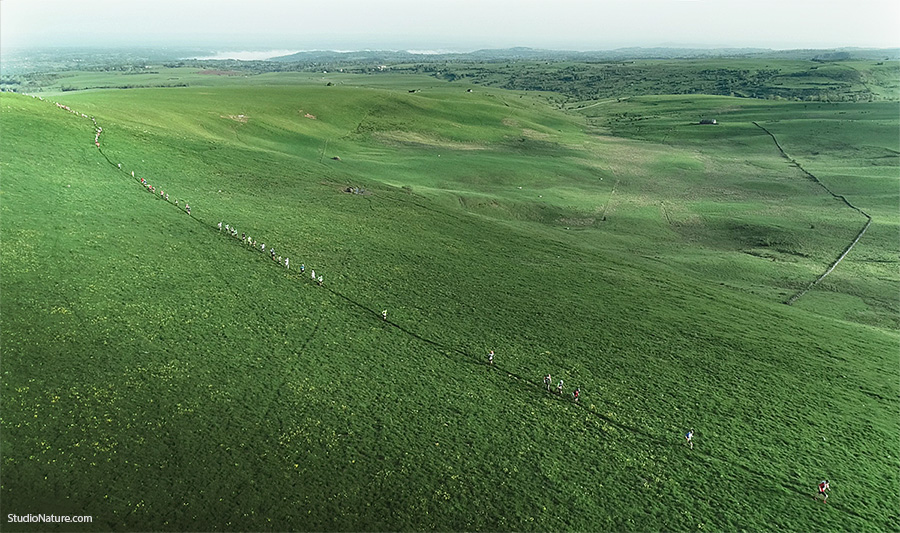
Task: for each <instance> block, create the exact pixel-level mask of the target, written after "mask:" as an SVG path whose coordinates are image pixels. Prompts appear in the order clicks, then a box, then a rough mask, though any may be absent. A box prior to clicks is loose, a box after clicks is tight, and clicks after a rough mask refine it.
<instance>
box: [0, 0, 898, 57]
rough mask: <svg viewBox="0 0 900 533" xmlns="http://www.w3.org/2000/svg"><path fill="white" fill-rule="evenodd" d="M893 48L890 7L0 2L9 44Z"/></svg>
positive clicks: (634, 2) (446, 0)
mask: <svg viewBox="0 0 900 533" xmlns="http://www.w3.org/2000/svg"><path fill="white" fill-rule="evenodd" d="M39 45H46V46H76V45H90V46H96V45H107V46H113V47H121V46H127V45H134V46H165V45H168V46H185V45H188V46H202V47H208V48H214V49H218V50H243V49H261V48H280V49H289V50H306V49H338V50H349V49H361V48H368V49H415V50H459V51H467V50H473V49H477V48H501V47H510V46H529V47H535V48H556V49H572V50H602V49H610V48H619V47H625V46H735V47H744V46H754V47H764V48H831V47H840V46H860V47H900V2H898V1H897V0H543V1H533V0H415V1H414V0H327V1H326V0H242V1H233V0H152V1H149V0H78V1H73V0H0V53H2V48H3V47H10V46H39Z"/></svg>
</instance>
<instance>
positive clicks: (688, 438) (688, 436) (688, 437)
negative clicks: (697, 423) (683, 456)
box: [684, 428, 694, 450]
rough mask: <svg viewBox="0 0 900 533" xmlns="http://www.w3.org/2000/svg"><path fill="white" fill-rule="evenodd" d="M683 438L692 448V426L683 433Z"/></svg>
mask: <svg viewBox="0 0 900 533" xmlns="http://www.w3.org/2000/svg"><path fill="white" fill-rule="evenodd" d="M684 440H685V441H686V442H687V443H688V444H689V445H690V446H691V449H692V450H693V449H694V428H691V430H690V431H688V432H687V433H685V434H684Z"/></svg>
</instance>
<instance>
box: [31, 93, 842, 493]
mask: <svg viewBox="0 0 900 533" xmlns="http://www.w3.org/2000/svg"><path fill="white" fill-rule="evenodd" d="M30 96H31V97H32V98H38V99H40V100H42V101H43V100H44V99H43V98H41V97H38V96H35V95H30ZM54 103H55V104H56V106H57V107H58V108H60V109H63V110H65V111H68V112H70V113H73V114H75V115H80V116H81V117H83V118H90V119H91V121H92V122H93V123H94V133H95V135H94V144H95V145H96V146H97V148H99V147H100V134H101V133H103V128H101V127H100V126H99V125H98V124H97V120H96V119H95V118H94V117H92V116H91V117H89V116H88V115H85V114H84V113H78V112H77V111H74V110H73V109H71V108H69V107H68V106H66V105H63V104H60V103H58V102H54ZM118 168H119V170H121V169H122V164H121V163H119V164H118ZM131 177H132V178H135V174H134V171H132V172H131ZM140 182H141V185H142V186H144V187H145V188H146V189H147V190H148V191H149V192H151V193H154V194H155V193H156V188H155V187H154V186H152V185H150V184H149V183H147V180H145V179H144V178H140ZM159 198H160V199H162V200H165V201H166V202H168V201H169V195H168V193H165V192H164V191H162V190H160V191H159ZM175 206H176V207H180V206H179V203H178V199H175ZM184 210H185V211H186V212H187V214H191V207H190V206H189V205H188V204H187V202H185V203H184ZM223 228H224V230H225V231H226V232H227V233H228V235H230V236H231V237H234V238H237V237H238V231H237V229H235V228H234V227H232V226H231V225H230V224H224V226H223V223H222V222H219V224H218V229H219V231H222V230H223ZM240 239H241V241H242V243H243V244H246V245H248V246H249V247H250V248H252V249H258V250H259V251H260V252H262V253H265V252H266V244H265V243H261V244H259V247H258V248H257V244H258V243H257V241H256V239H253V238H252V237H248V236H247V234H246V233H241V236H240ZM269 255H270V257H271V258H272V260H273V261H274V262H276V263H278V264H279V265H281V266H283V267H284V268H286V269H290V259H289V258H287V257H284V258H282V257H281V256H280V255H277V254H276V253H275V248H274V247H269ZM305 272H306V265H304V264H302V263H301V264H300V273H301V274H304V273H305ZM311 278H312V280H313V281H314V282H316V283H317V284H319V285H322V284H323V281H324V280H323V277H322V275H319V276H318V277H317V276H316V271H315V270H311ZM381 318H382V319H383V320H387V309H385V310H383V311H382V312H381ZM487 362H488V364H489V365H493V364H494V350H490V351H489V352H488V354H487ZM544 386H545V387H546V388H547V391H548V392H554V390H555V392H556V394H559V395H562V394H563V390H564V384H563V380H562V379H560V380H559V382H558V383H557V384H556V387H553V378H552V377H551V376H550V374H547V375H546V376H544ZM580 397H581V389H580V388H578V387H576V388H575V390H573V391H572V400H573V401H574V402H576V403H577V402H578V401H579V399H580ZM684 439H685V443H686V444H687V445H688V446H689V447H690V449H691V450H693V449H694V429H693V428H691V429H690V430H689V431H688V432H687V433H685V435H684ZM829 490H831V484H830V483H829V481H828V480H823V481H821V482H819V484H818V494H817V495H816V496H814V498H815V499H816V500H818V499H819V497H820V496H821V499H822V502H823V503H827V501H828V491H829Z"/></svg>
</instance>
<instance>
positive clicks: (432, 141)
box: [372, 130, 487, 150]
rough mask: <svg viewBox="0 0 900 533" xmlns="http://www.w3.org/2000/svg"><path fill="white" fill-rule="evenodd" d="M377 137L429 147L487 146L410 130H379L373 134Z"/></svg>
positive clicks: (397, 142) (484, 147)
mask: <svg viewBox="0 0 900 533" xmlns="http://www.w3.org/2000/svg"><path fill="white" fill-rule="evenodd" d="M372 136H373V137H374V138H375V139H377V140H379V141H381V142H383V143H386V144H395V145H406V146H419V147H429V148H445V149H447V150H485V149H487V146H485V145H483V144H480V143H468V142H459V141H452V140H450V139H445V138H443V137H439V136H437V135H429V134H427V133H418V132H410V131H399V130H395V131H379V132H376V133H374V134H373V135H372Z"/></svg>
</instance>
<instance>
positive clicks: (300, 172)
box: [0, 77, 900, 531]
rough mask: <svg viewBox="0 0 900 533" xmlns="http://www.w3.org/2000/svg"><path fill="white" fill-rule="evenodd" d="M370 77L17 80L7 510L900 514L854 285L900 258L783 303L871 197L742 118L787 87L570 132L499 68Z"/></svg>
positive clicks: (177, 524) (225, 519)
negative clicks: (737, 111)
mask: <svg viewBox="0 0 900 533" xmlns="http://www.w3.org/2000/svg"><path fill="white" fill-rule="evenodd" d="M385 80H386V78H379V83H380V84H381V86H380V87H378V88H373V87H354V86H351V84H350V83H346V84H344V85H340V84H339V85H337V86H333V87H324V86H321V84H317V85H318V86H313V85H308V86H302V85H301V86H296V85H295V86H255V87H247V88H240V87H231V88H219V87H200V88H186V89H177V88H176V89H152V90H150V89H148V90H130V91H96V92H90V93H80V94H66V95H65V96H64V97H62V96H61V97H59V100H60V101H62V102H64V103H65V104H67V105H69V106H71V107H72V108H73V109H75V110H77V111H79V112H83V113H86V114H88V115H92V116H95V117H96V119H97V121H98V123H99V124H100V125H101V126H102V128H103V133H102V135H101V146H102V150H98V149H97V148H95V147H94V146H93V138H94V132H93V130H92V123H91V121H90V120H87V119H84V118H82V117H80V116H76V115H73V114H71V113H67V112H65V111H62V110H60V109H57V108H56V107H55V106H53V105H52V103H49V102H48V101H43V102H42V101H39V100H37V99H32V98H28V97H23V96H18V95H9V94H6V93H4V94H3V95H2V97H0V111H2V113H0V127H2V130H0V131H2V136H0V153H2V154H3V158H2V162H0V164H2V166H0V178H2V188H0V222H2V225H0V231H2V233H0V238H2V241H3V247H2V255H0V268H2V272H3V276H2V278H0V284H2V285H0V289H2V295H3V298H2V300H0V331H2V351H3V359H2V372H3V380H2V387H3V388H2V400H3V411H2V415H0V425H2V426H0V427H2V434H0V437H2V447H0V450H2V468H3V470H2V481H0V490H2V501H0V506H2V511H3V514H4V516H5V515H6V514H8V513H19V514H25V513H29V512H30V513H38V512H45V513H54V514H79V515H82V514H87V515H92V516H93V517H94V522H93V524H92V525H91V526H89V527H87V526H83V527H78V528H74V527H73V528H71V529H85V530H87V529H90V530H107V529H129V530H151V529H152V530H204V531H208V530H288V529H301V530H423V529H441V530H534V531H541V530H549V529H565V530H688V529H690V530H697V529H737V528H742V529H757V530H758V529H772V528H787V529H793V530H812V529H850V530H861V529H865V530H881V529H885V530H888V529H892V528H893V527H894V524H896V522H897V519H898V516H897V512H896V507H895V505H894V504H895V499H896V498H895V496H896V490H895V489H896V488H897V487H898V484H900V477H898V471H900V470H898V466H900V461H898V454H900V449H898V446H897V441H896V435H897V433H898V430H900V427H898V426H900V424H898V419H897V416H896V415H897V411H898V401H900V400H898V398H900V387H898V385H897V379H896V378H897V374H896V362H897V360H896V348H897V341H898V336H897V333H896V324H897V323H896V301H895V299H891V298H889V297H884V296H882V297H881V298H880V299H879V298H877V297H874V296H872V294H871V293H878V292H879V291H881V292H883V291H884V290H886V289H885V288H887V289H888V290H889V289H894V290H895V289H896V287H897V277H896V272H893V273H890V271H889V270H885V271H881V270H879V271H878V272H880V273H881V274H880V276H884V277H885V278H886V279H884V280H877V281H873V280H872V279H870V277H869V276H865V275H858V274H862V273H863V272H864V271H863V270H860V269H859V268H860V265H858V266H855V267H854V268H855V269H856V270H851V269H848V271H847V272H846V273H844V274H841V275H842V276H844V277H843V278H837V277H835V278H834V279H835V281H834V282H829V283H832V284H831V285H828V286H827V288H826V289H825V290H826V291H828V293H829V294H833V295H834V296H833V297H832V298H834V299H844V300H845V301H846V302H848V303H847V304H846V305H847V310H845V312H843V313H840V314H836V313H834V312H832V311H829V310H824V309H821V308H818V307H817V306H816V304H815V303H814V302H815V300H813V298H820V296H813V295H819V294H822V293H824V291H819V290H818V289H817V290H815V291H813V292H812V293H810V301H811V303H810V304H805V303H803V302H804V300H805V299H806V298H807V297H804V298H803V299H801V300H800V301H799V302H798V304H797V305H795V306H786V305H784V304H782V303H781V301H782V300H783V297H784V296H785V295H789V294H790V293H791V292H792V291H793V290H795V289H798V288H801V287H802V286H804V285H805V284H806V283H808V282H809V281H811V280H812V279H814V278H815V276H816V275H818V273H820V272H821V271H822V270H823V269H824V267H826V266H827V265H828V263H829V262H830V261H831V260H833V259H834V256H835V254H836V253H839V251H840V250H841V249H842V247H843V246H844V245H846V242H847V241H848V240H849V239H851V238H852V237H853V236H854V235H855V233H856V231H857V230H858V226H859V225H860V224H861V222H860V217H859V215H858V214H857V213H856V212H855V211H853V210H851V209H847V208H843V207H841V206H840V205H837V203H836V202H834V201H833V198H831V197H830V196H829V195H827V194H826V193H824V192H823V191H822V190H821V188H820V187H819V186H818V185H816V184H814V183H811V182H810V181H809V180H805V178H804V177H803V176H802V174H801V173H800V172H799V170H797V169H792V167H790V166H789V165H788V164H786V160H784V158H783V157H782V156H781V155H780V154H779V153H778V152H777V151H775V149H774V147H773V143H772V140H771V137H769V136H768V135H767V134H765V133H764V132H762V131H760V130H759V128H757V127H755V126H753V125H752V124H750V122H751V121H752V120H757V121H763V122H767V123H768V122H771V121H773V120H774V116H773V115H772V114H769V115H766V112H769V113H776V112H777V110H768V111H767V110H756V109H750V108H745V109H744V110H743V111H742V112H744V113H747V116H746V117H745V118H744V120H742V123H741V124H735V125H728V124H726V123H725V122H724V121H723V124H722V127H721V128H718V129H716V130H714V131H715V133H714V132H713V131H712V130H707V129H700V128H699V126H697V127H692V128H688V126H686V125H685V126H683V127H682V126H681V125H679V124H680V122H679V121H681V120H682V119H681V118H679V117H677V116H675V118H669V117H672V116H673V115H674V114H675V111H672V110H670V111H667V112H666V113H660V115H659V116H657V117H654V118H651V119H647V120H642V121H640V122H641V124H647V129H646V130H640V131H638V130H636V129H635V128H637V126H632V125H627V126H621V125H620V124H621V118H622V117H620V116H619V115H618V114H617V113H619V111H620V108H615V110H613V109H606V108H603V107H602V106H597V107H595V108H592V109H593V110H595V111H598V112H599V111H600V110H601V109H602V110H603V113H604V114H603V115H602V116H600V115H595V118H594V119H593V120H592V125H591V126H590V130H589V131H588V132H586V131H585V125H584V119H583V118H580V117H576V116H571V115H566V114H563V113H561V112H558V111H554V110H551V109H548V108H547V107H546V106H545V105H543V104H542V103H541V100H538V99H533V98H531V97H529V96H522V95H520V94H518V93H512V92H504V91H500V90H483V89H477V88H476V89H475V90H474V91H473V92H472V93H468V92H466V91H465V89H466V87H465V86H457V85H439V86H437V87H435V88H431V89H429V88H428V87H426V86H421V87H420V88H421V89H424V90H421V91H420V92H416V93H410V92H408V90H410V89H408V87H409V83H407V80H405V79H404V78H402V77H398V78H396V79H395V80H394V85H393V86H392V85H390V84H387V83H385ZM349 81H351V78H350V77H348V82H349ZM358 81H359V80H358ZM360 83H361V81H360ZM719 102H722V105H726V106H732V105H734V102H733V101H732V100H719ZM656 103H659V104H660V106H664V105H669V104H666V103H665V102H656ZM653 104H654V102H653V101H648V102H643V101H635V102H630V103H627V104H621V105H627V106H640V105H653ZM801 105H802V104H801ZM693 106H694V107H693V110H692V111H690V110H685V111H684V112H685V113H687V114H690V113H696V109H697V108H698V105H697V103H696V102H695V103H694V104H693ZM622 109H627V110H628V112H629V113H631V112H633V108H632V107H628V108H622ZM670 109H671V107H670ZM865 109H867V110H872V111H873V112H874V111H876V110H878V109H879V108H876V107H868V108H865ZM757 111H758V112H759V113H757ZM787 111H789V110H786V112H787ZM879 112H880V111H879ZM717 116H718V115H717ZM825 118H828V117H825ZM604 120H605V121H606V122H605V123H604V122H603V121H604ZM616 120H619V122H616ZM885 120H888V119H885ZM654 121H656V122H654ZM673 121H674V122H673ZM617 124H618V125H617ZM653 124H655V127H656V129H652V128H651V125H653ZM769 125H770V126H772V128H773V130H774V131H775V132H776V135H783V136H784V137H785V145H786V146H788V147H790V146H791V143H790V137H792V136H794V137H797V136H799V135H802V134H804V133H803V130H802V129H801V128H800V123H794V122H791V123H790V127H789V128H787V127H786V128H785V129H783V130H779V129H778V128H779V127H780V126H782V124H781V123H777V124H774V125H772V124H769ZM785 126H787V125H785ZM704 135H706V136H707V138H705V139H704V138H703V136H704ZM715 135H723V136H724V135H729V136H731V137H730V139H731V140H729V141H727V142H726V141H725V140H724V138H716V137H715ZM883 138H884V137H879V139H883ZM835 139H836V140H834V141H833V142H835V143H837V142H840V139H839V138H837V137H836V138H835ZM878 142H881V141H878ZM717 143H718V144H717ZM875 144H876V145H877V142H876V143H875ZM723 146H727V148H722V147H723ZM804 146H806V147H808V148H805V149H810V150H812V147H811V145H809V144H806V145H804ZM717 147H718V150H717ZM819 152H820V154H821V153H822V152H823V150H819ZM879 153H881V152H879ZM791 154H792V155H794V156H795V157H798V158H800V157H802V156H803V155H804V152H803V150H801V149H795V150H793V151H792V152H791ZM809 154H810V157H812V152H810V153H809ZM334 157H338V158H339V160H336V159H333V158H334ZM864 160H865V161H868V158H865V157H863V156H862V155H861V156H860V159H859V160H857V161H856V162H853V161H847V165H846V167H847V169H849V170H846V172H847V174H848V175H852V176H853V177H854V179H855V183H856V184H857V186H858V187H862V188H864V189H865V190H869V189H868V187H869V186H870V185H868V182H869V181H870V180H869V179H867V175H866V174H862V173H860V172H858V170H857V169H858V168H859V167H860V166H861V165H862V164H863V163H862V162H863V161H864ZM118 164H121V165H122V169H121V170H120V169H119V168H118V166H117V165H118ZM891 165H893V166H891ZM850 167H852V169H850ZM829 168H831V167H830V166H829ZM890 168H893V169H894V170H896V161H894V162H893V163H891V164H890V165H888V169H885V170H884V171H883V174H881V177H882V178H883V179H884V180H885V181H884V183H889V182H890V180H891V179H892V175H891V173H890V170H889V169H890ZM810 170H811V171H813V172H816V171H819V170H820V169H818V168H815V165H810ZM132 171H134V172H135V174H136V177H138V178H140V177H144V178H146V179H147V180H148V181H149V182H150V183H151V184H153V185H154V186H156V187H158V188H159V189H162V190H164V191H165V192H168V193H170V195H171V200H170V202H166V201H165V200H161V199H159V198H158V197H157V195H154V194H150V193H148V192H147V191H146V190H144V188H143V187H142V186H141V184H140V183H139V182H138V181H137V180H136V179H133V178H132V177H131V172H132ZM823 173H824V172H823ZM893 179H894V180H895V179H896V175H894V177H893ZM346 187H362V188H364V189H365V193H364V194H348V193H346V192H344V190H345V188H346ZM877 187H880V185H879V186H877ZM883 190H884V191H887V188H885V189H883ZM847 194H850V192H849V191H847ZM879 194H881V193H879ZM883 194H889V192H883ZM175 198H177V199H179V205H181V206H183V203H184V202H185V201H187V202H189V203H190V205H191V207H192V213H191V215H187V214H186V213H185V212H184V211H183V210H182V209H180V208H176V206H175V205H174V200H175ZM866 198H867V196H866ZM882 200H883V201H882V203H881V204H877V205H881V206H882V207H883V210H882V211H879V210H878V209H877V205H876V204H875V203H871V204H869V203H867V202H863V201H862V199H860V203H861V204H865V205H866V208H868V209H871V210H872V216H873V218H875V219H876V220H878V221H879V223H880V224H882V225H883V226H882V229H881V230H880V231H879V232H876V233H875V235H876V237H878V235H881V236H880V237H878V239H880V240H873V241H871V242H870V243H869V244H867V246H868V247H869V248H867V249H864V250H865V253H866V254H868V255H862V254H859V259H862V258H863V257H868V258H870V259H873V260H890V259H896V246H895V244H896V243H893V244H892V243H891V242H890V239H889V238H888V237H887V235H889V232H890V228H891V227H892V225H893V227H896V223H897V221H896V213H895V214H894V216H893V217H891V216H888V213H887V206H888V205H889V204H890V197H886V198H883V199H882ZM220 221H222V222H224V223H226V224H229V225H233V226H235V227H236V228H237V229H238V231H239V232H246V233H248V234H249V235H251V236H252V237H254V238H255V239H256V240H257V241H259V242H260V243H262V242H265V243H266V244H267V249H268V248H270V247H272V246H275V247H276V249H277V252H278V254H279V255H286V256H288V257H290V259H291V269H290V270H287V269H285V268H283V267H281V266H279V265H277V264H275V263H274V262H273V261H271V260H270V259H269V258H268V256H267V255H264V254H262V253H261V252H259V251H256V250H255V249H250V248H249V247H248V246H246V245H244V244H242V243H241V240H240V239H234V238H231V237H228V236H226V235H225V234H224V232H220V231H219V230H218V229H217V224H218V223H219V222H220ZM811 226H814V227H811ZM873 226H874V223H873ZM860 246H861V247H862V246H863V244H860ZM848 261H849V259H848ZM301 263H304V264H305V265H306V267H307V273H306V274H304V275H300V273H299V272H297V267H299V265H300V264H301ZM866 268H879V267H878V266H877V263H867V266H866ZM309 269H315V270H316V272H317V274H321V275H323V276H324V285H323V286H321V287H320V286H317V285H316V284H314V283H312V282H311V281H310V280H309V278H308V272H309ZM842 269H843V264H842V266H841V267H840V268H839V269H838V271H836V272H842ZM894 270H895V269H894ZM836 275H837V274H836ZM882 284H883V285H882ZM854 291H858V294H855V293H854ZM854 306H855V308H856V309H858V310H859V312H860V315H859V316H857V315H853V314H852V312H851V311H850V310H849V309H850V308H851V307H854ZM892 306H893V307H892ZM383 309H386V310H387V311H388V320H387V321H385V320H382V319H381V317H380V312H381V310H383ZM491 349H493V350H495V351H496V353H497V355H496V358H495V364H494V365H493V366H490V365H487V364H486V361H485V354H486V353H487V351H488V350H491ZM547 373H550V374H552V375H553V377H554V381H556V380H558V379H564V380H565V384H566V391H567V392H569V391H571V390H572V388H574V387H576V386H577V387H580V388H581V392H582V397H581V401H580V402H579V403H577V404H576V403H574V402H573V401H571V399H570V398H569V396H568V395H564V396H562V397H560V396H556V395H553V394H549V393H547V392H546V391H545V390H543V389H542V385H541V378H542V376H544V375H546V374H547ZM689 428H694V429H695V430H696V436H695V441H696V444H695V449H693V450H690V449H688V448H687V446H686V445H685V442H684V438H683V434H684V433H685V432H686V431H687V430H688V429H689ZM822 478H828V479H830V480H831V481H832V487H833V493H832V497H831V498H830V500H829V504H828V505H823V504H821V503H817V502H815V501H813V497H812V496H813V493H814V492H815V484H816V483H817V482H818V481H819V480H820V479H822ZM31 527H33V526H30V525H27V524H25V525H21V524H20V525H14V524H5V528H6V529H9V530H22V531H30V530H32V529H29V528H31ZM59 529H66V528H64V527H60V528H59Z"/></svg>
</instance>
